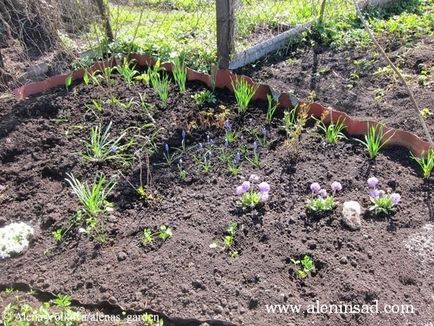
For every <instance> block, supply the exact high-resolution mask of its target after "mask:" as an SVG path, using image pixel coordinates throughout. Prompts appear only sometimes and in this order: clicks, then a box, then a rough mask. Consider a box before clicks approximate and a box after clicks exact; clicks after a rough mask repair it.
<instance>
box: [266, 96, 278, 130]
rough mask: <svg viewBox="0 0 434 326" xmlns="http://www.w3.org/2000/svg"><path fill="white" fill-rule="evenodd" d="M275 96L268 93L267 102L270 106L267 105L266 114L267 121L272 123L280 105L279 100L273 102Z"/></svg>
mask: <svg viewBox="0 0 434 326" xmlns="http://www.w3.org/2000/svg"><path fill="white" fill-rule="evenodd" d="M273 101H274V100H273V97H272V96H271V95H270V94H268V95H267V102H268V107H267V113H266V115H265V122H266V123H267V124H271V121H272V120H273V117H274V114H275V113H276V109H277V106H278V104H279V103H278V102H276V103H274V104H273Z"/></svg>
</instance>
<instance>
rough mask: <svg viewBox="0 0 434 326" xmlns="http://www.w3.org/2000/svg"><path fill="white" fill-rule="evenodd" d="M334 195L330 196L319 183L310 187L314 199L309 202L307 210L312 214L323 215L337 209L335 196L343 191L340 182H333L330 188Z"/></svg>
mask: <svg viewBox="0 0 434 326" xmlns="http://www.w3.org/2000/svg"><path fill="white" fill-rule="evenodd" d="M330 188H331V190H332V193H331V194H328V193H327V190H325V189H324V188H321V186H320V184H319V183H318V182H314V183H312V184H311V185H310V190H311V192H312V198H311V199H309V200H308V201H307V204H306V208H307V210H308V211H310V212H311V213H315V214H321V213H326V212H329V211H331V210H333V209H334V208H335V207H336V202H335V199H334V196H335V195H336V193H337V192H339V191H341V190H342V184H341V183H340V182H337V181H335V182H333V183H332V184H331V186H330Z"/></svg>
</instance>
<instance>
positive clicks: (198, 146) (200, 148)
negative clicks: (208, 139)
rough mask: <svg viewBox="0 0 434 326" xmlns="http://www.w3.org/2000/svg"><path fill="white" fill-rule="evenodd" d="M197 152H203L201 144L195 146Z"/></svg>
mask: <svg viewBox="0 0 434 326" xmlns="http://www.w3.org/2000/svg"><path fill="white" fill-rule="evenodd" d="M197 150H198V151H199V152H202V151H203V144H202V143H199V144H198V145H197Z"/></svg>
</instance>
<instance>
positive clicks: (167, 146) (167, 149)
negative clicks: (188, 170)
mask: <svg viewBox="0 0 434 326" xmlns="http://www.w3.org/2000/svg"><path fill="white" fill-rule="evenodd" d="M164 151H165V152H166V153H167V154H169V144H167V143H166V144H164Z"/></svg>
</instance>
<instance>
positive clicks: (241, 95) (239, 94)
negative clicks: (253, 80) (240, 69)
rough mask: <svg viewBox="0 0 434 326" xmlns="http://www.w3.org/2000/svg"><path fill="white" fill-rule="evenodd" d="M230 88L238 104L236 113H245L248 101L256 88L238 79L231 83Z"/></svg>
mask: <svg viewBox="0 0 434 326" xmlns="http://www.w3.org/2000/svg"><path fill="white" fill-rule="evenodd" d="M232 87H233V89H234V93H235V99H236V100H237V104H238V113H240V114H243V113H245V112H246V111H247V108H248V106H249V104H250V101H251V100H252V98H253V96H254V95H255V93H256V90H257V89H258V88H257V87H255V86H253V85H250V84H249V83H248V82H247V81H246V80H245V79H243V78H238V79H236V80H235V82H232Z"/></svg>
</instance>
